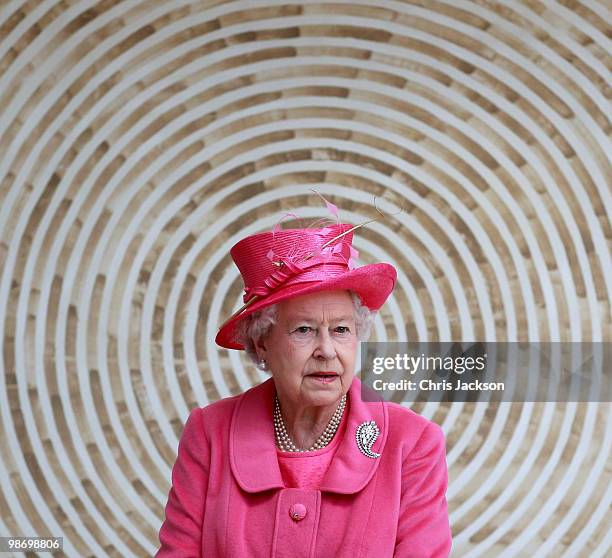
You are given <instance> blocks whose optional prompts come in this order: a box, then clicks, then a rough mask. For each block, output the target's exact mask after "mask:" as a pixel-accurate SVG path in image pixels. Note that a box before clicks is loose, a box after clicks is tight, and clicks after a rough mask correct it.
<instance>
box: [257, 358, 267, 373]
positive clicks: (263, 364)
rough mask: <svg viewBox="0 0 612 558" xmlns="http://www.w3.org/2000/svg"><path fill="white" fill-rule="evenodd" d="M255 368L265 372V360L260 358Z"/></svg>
mask: <svg viewBox="0 0 612 558" xmlns="http://www.w3.org/2000/svg"><path fill="white" fill-rule="evenodd" d="M257 368H259V369H260V370H267V368H268V365H267V363H266V359H265V358H262V359H260V360H259V362H258V363H257Z"/></svg>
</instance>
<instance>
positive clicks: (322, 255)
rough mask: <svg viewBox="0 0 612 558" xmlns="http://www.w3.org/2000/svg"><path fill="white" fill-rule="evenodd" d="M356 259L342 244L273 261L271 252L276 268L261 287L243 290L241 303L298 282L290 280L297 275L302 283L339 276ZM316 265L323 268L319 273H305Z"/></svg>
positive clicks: (296, 277) (269, 256)
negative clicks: (300, 277)
mask: <svg viewBox="0 0 612 558" xmlns="http://www.w3.org/2000/svg"><path fill="white" fill-rule="evenodd" d="M357 256H358V252H357V250H355V248H353V247H352V246H351V245H350V244H348V243H345V242H338V243H337V244H334V245H330V246H326V247H325V248H323V249H318V250H315V251H314V252H310V253H308V254H294V255H291V256H286V257H276V258H275V259H274V254H273V252H272V251H270V253H269V254H268V258H269V259H270V260H273V259H274V261H273V263H274V264H275V265H277V266H278V269H277V270H275V271H274V272H272V273H271V274H270V275H268V277H266V278H265V279H264V282H263V284H260V285H256V286H252V287H245V289H244V296H243V301H244V302H245V303H246V302H248V301H249V300H250V299H251V298H253V297H254V296H262V297H263V296H267V295H268V294H270V293H271V292H272V291H274V290H275V289H277V288H278V287H280V286H281V285H284V284H287V283H288V282H289V283H290V284H293V283H299V282H300V281H299V280H293V279H299V276H300V275H303V277H302V279H303V281H316V280H322V279H325V278H326V277H329V276H330V275H331V276H335V275H340V274H342V273H345V272H346V271H347V269H348V270H351V269H354V268H355V263H354V258H356V257H357ZM319 266H323V268H322V269H321V271H320V272H319V273H306V272H308V271H309V270H310V271H312V270H313V268H316V267H319Z"/></svg>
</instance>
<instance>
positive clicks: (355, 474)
mask: <svg viewBox="0 0 612 558" xmlns="http://www.w3.org/2000/svg"><path fill="white" fill-rule="evenodd" d="M274 390H275V388H274V381H273V379H272V378H270V379H269V380H266V381H265V382H263V383H262V384H260V385H258V386H256V387H254V388H251V389H249V390H248V391H246V392H245V393H244V394H243V396H242V397H240V398H239V401H238V403H237V405H236V408H235V409H234V413H233V416H232V423H231V426H230V440H229V443H230V463H231V468H232V472H233V474H234V477H235V478H236V481H237V482H238V484H239V485H240V488H242V489H243V490H245V491H246V492H260V491H263V490H271V489H274V488H284V487H285V485H284V484H283V480H282V476H281V473H280V469H279V467H278V459H277V457H276V445H275V442H274V427H273V424H272V402H273V397H274ZM348 407H349V414H348V417H346V419H347V421H348V422H347V424H346V429H345V433H344V438H343V439H342V440H341V441H340V445H339V446H338V449H337V450H336V454H335V455H334V458H333V460H332V462H331V465H330V467H329V469H328V470H327V473H326V474H325V477H324V478H323V482H322V485H321V488H320V490H322V491H327V492H336V493H339V494H354V493H355V492H359V491H360V490H362V489H363V488H364V487H365V485H366V484H367V483H368V482H369V480H370V479H371V478H372V476H373V475H374V473H375V472H376V468H377V467H378V462H379V459H380V458H379V459H372V458H370V457H366V456H365V455H363V454H362V453H361V452H360V451H359V448H358V447H357V442H356V439H355V433H356V431H357V427H358V426H359V425H360V424H362V423H363V422H367V421H370V420H374V421H376V424H377V425H378V427H379V429H380V436H379V437H378V439H377V440H376V441H375V442H374V445H373V446H372V451H375V452H378V453H382V452H383V449H384V446H385V442H386V440H387V432H388V414H387V409H386V408H385V406H384V404H383V402H382V401H376V402H367V403H366V402H363V401H362V400H361V382H360V381H359V379H358V378H355V379H354V380H353V383H352V384H351V387H350V389H349V406H348Z"/></svg>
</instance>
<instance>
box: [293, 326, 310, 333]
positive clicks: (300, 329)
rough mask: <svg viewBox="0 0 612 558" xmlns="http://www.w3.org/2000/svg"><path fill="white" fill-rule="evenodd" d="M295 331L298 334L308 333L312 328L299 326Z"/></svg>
mask: <svg viewBox="0 0 612 558" xmlns="http://www.w3.org/2000/svg"><path fill="white" fill-rule="evenodd" d="M295 331H297V332H298V333H310V332H311V331H312V328H311V327H310V326H300V327H298V328H297V329H296V330H295Z"/></svg>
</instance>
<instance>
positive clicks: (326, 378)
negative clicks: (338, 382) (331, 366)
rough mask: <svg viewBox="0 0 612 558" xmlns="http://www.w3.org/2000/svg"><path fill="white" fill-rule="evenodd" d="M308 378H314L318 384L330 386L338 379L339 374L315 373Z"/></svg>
mask: <svg viewBox="0 0 612 558" xmlns="http://www.w3.org/2000/svg"><path fill="white" fill-rule="evenodd" d="M306 377H307V378H312V379H313V380H316V381H317V382H321V383H324V384H329V383H330V382H333V381H334V380H335V379H336V378H337V377H338V374H337V373H336V372H313V373H312V374H308V375H307V376H306Z"/></svg>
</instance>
